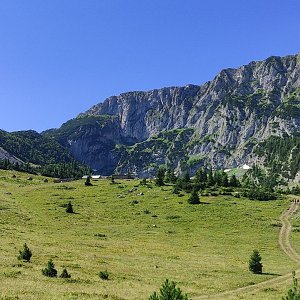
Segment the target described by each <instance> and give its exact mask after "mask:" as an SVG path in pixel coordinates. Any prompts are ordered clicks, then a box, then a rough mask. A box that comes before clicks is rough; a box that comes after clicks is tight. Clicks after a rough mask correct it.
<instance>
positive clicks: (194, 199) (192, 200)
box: [188, 190, 200, 204]
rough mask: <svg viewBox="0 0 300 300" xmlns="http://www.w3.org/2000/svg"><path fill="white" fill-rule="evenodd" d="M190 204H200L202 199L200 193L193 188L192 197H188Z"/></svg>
mask: <svg viewBox="0 0 300 300" xmlns="http://www.w3.org/2000/svg"><path fill="white" fill-rule="evenodd" d="M188 203H189V204H200V199H199V195H198V193H197V192H196V191H195V190H193V191H192V194H191V196H190V198H189V199H188Z"/></svg>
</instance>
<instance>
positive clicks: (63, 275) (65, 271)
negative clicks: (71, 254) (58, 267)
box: [59, 269, 71, 278]
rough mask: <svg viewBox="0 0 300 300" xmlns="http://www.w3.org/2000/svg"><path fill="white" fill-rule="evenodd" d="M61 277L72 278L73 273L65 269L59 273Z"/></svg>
mask: <svg viewBox="0 0 300 300" xmlns="http://www.w3.org/2000/svg"><path fill="white" fill-rule="evenodd" d="M59 277H60V278H71V274H69V273H68V271H67V269H63V271H62V272H61V274H60V275H59Z"/></svg>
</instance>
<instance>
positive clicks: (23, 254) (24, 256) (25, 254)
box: [18, 243, 32, 262]
mask: <svg viewBox="0 0 300 300" xmlns="http://www.w3.org/2000/svg"><path fill="white" fill-rule="evenodd" d="M19 253H20V254H19V256H18V259H19V260H24V261H27V262H29V261H30V258H31V256H32V252H31V251H30V249H29V248H28V246H27V244H26V243H25V244H24V246H23V250H20V251H19Z"/></svg>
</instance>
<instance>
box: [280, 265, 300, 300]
mask: <svg viewBox="0 0 300 300" xmlns="http://www.w3.org/2000/svg"><path fill="white" fill-rule="evenodd" d="M295 275H296V273H295V271H293V287H292V288H290V289H289V290H288V292H287V296H285V297H282V300H300V291H299V288H298V280H297V278H296V277H295Z"/></svg>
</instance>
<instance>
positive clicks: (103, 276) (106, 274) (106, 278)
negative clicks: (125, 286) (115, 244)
mask: <svg viewBox="0 0 300 300" xmlns="http://www.w3.org/2000/svg"><path fill="white" fill-rule="evenodd" d="M99 277H100V278H101V279H102V280H108V277H109V274H108V272H107V270H105V271H101V272H100V273H99Z"/></svg>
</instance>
